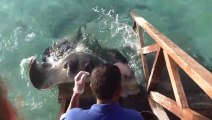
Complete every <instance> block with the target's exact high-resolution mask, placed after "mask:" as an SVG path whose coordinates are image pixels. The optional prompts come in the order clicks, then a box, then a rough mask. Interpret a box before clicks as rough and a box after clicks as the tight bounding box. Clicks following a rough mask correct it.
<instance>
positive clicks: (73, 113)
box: [65, 108, 86, 120]
mask: <svg viewBox="0 0 212 120" xmlns="http://www.w3.org/2000/svg"><path fill="white" fill-rule="evenodd" d="M85 111H86V110H84V109H82V108H73V109H70V110H69V111H67V113H66V118H68V120H69V119H70V120H72V119H71V118H76V117H78V116H81V117H82V116H84V113H85ZM65 120H66V119H65Z"/></svg>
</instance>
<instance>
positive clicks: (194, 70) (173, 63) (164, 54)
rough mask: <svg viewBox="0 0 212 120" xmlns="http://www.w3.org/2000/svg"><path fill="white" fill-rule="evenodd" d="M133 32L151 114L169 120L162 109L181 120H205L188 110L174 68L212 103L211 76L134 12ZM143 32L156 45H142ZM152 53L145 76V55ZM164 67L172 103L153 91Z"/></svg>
mask: <svg viewBox="0 0 212 120" xmlns="http://www.w3.org/2000/svg"><path fill="white" fill-rule="evenodd" d="M131 16H132V18H133V21H134V29H135V31H136V33H137V36H138V39H139V41H140V45H141V49H139V52H140V54H141V61H142V66H143V71H144V77H145V79H146V80H147V92H148V95H149V96H148V100H149V104H150V106H151V109H152V111H153V112H154V113H155V114H156V115H157V116H158V117H159V119H160V120H169V117H168V116H167V114H166V112H165V111H164V108H166V109H167V110H168V111H170V112H172V113H173V114H175V115H176V116H177V117H179V118H180V119H183V120H208V118H206V117H205V116H203V115H201V114H199V113H197V112H195V111H193V110H191V109H190V108H189V105H188V102H187V99H186V95H185V93H184V89H183V86H182V83H181V79H180V75H179V72H178V66H179V67H180V68H181V69H182V70H183V71H184V72H185V73H187V74H188V75H189V76H190V77H191V78H192V80H193V81H194V82H196V84H197V85H198V86H199V87H200V88H201V89H202V90H203V91H204V92H205V93H206V94H207V95H208V96H209V97H210V99H212V74H211V72H209V71H208V70H207V69H205V68H204V67H203V66H201V65H200V64H199V63H198V62H196V61H195V60H194V59H193V58H192V57H190V56H189V55H188V54H187V53H186V52H184V51H183V50H182V49H181V48H179V47H178V46H177V45H175V44H174V43H173V42H172V41H171V40H169V39H168V38H167V37H166V36H165V35H163V34H162V33H160V32H159V31H158V30H157V29H156V28H154V27H153V26H152V25H151V24H150V23H148V22H147V21H146V20H145V19H144V18H142V17H140V16H138V15H137V14H136V13H135V12H132V13H131ZM144 31H145V32H146V33H147V34H148V35H149V36H150V37H151V38H153V40H154V41H155V42H156V43H155V44H153V45H149V46H145V45H144ZM152 52H156V56H155V60H154V63H153V66H152V68H151V72H149V68H148V65H147V58H146V57H147V56H146V54H148V53H152ZM165 65H166V66H167V70H168V74H169V76H170V80H171V85H172V89H173V92H174V96H175V100H176V101H174V100H172V99H170V98H168V97H166V96H164V95H162V94H161V93H159V92H157V91H156V88H157V87H156V86H157V85H158V84H159V82H160V76H161V73H162V70H163V68H164V67H165Z"/></svg>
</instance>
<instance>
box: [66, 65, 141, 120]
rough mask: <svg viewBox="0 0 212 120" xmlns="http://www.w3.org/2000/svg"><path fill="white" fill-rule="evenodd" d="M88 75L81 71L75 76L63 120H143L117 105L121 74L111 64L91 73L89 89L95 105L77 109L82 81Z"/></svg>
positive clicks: (82, 89)
mask: <svg viewBox="0 0 212 120" xmlns="http://www.w3.org/2000/svg"><path fill="white" fill-rule="evenodd" d="M88 75H89V73H87V72H84V71H81V72H79V73H78V74H77V75H76V76H75V86H74V88H73V91H74V92H73V95H72V99H71V102H70V105H69V107H68V110H67V112H66V114H65V120H143V118H142V116H141V115H140V113H139V112H137V111H135V110H131V109H125V108H122V107H120V106H119V105H118V101H119V98H120V95H121V72H120V70H119V68H118V67H117V66H115V65H111V64H103V65H99V66H97V67H96V68H94V70H93V71H92V74H91V81H90V87H91V89H92V92H93V94H94V96H95V97H96V102H97V103H96V104H94V105H92V106H91V108H90V109H88V110H83V109H81V108H78V107H79V97H80V94H82V93H83V92H84V80H85V78H86V76H88Z"/></svg>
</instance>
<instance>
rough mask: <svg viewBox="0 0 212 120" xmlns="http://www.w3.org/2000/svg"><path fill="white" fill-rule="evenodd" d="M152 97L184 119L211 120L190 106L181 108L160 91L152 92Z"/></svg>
mask: <svg viewBox="0 0 212 120" xmlns="http://www.w3.org/2000/svg"><path fill="white" fill-rule="evenodd" d="M150 97H151V98H152V99H153V100H154V101H155V102H157V103H158V104H160V105H161V106H163V107H164V108H166V109H167V110H169V111H171V112H172V113H173V114H175V115H176V116H178V117H179V118H181V119H184V120H209V119H208V118H206V117H204V116H202V115H201V114H199V113H197V112H195V111H193V110H191V109H188V108H185V109H183V108H181V107H180V106H178V105H177V103H176V102H175V101H174V100H172V99H170V98H168V97H166V96H164V95H162V94H160V93H158V92H153V91H152V92H150Z"/></svg>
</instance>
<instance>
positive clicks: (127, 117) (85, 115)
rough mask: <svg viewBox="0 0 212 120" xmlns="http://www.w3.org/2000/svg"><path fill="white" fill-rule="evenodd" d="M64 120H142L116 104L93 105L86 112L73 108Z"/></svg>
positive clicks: (134, 112) (134, 113) (133, 112)
mask: <svg viewBox="0 0 212 120" xmlns="http://www.w3.org/2000/svg"><path fill="white" fill-rule="evenodd" d="M65 120H143V118H142V117H141V115H140V114H139V112H137V111H135V110H131V109H125V108H122V107H120V106H119V105H118V104H116V103H112V104H94V105H92V107H91V108H90V109H88V110H83V109H80V108H74V109H71V110H69V111H68V112H67V113H66V118H65Z"/></svg>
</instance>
